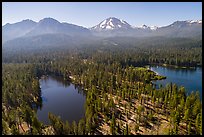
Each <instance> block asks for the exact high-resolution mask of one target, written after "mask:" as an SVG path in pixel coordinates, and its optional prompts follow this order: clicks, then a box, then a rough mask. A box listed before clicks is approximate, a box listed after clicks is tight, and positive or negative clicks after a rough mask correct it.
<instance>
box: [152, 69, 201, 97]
mask: <svg viewBox="0 0 204 137" xmlns="http://www.w3.org/2000/svg"><path fill="white" fill-rule="evenodd" d="M150 69H151V70H152V71H155V72H157V73H158V74H159V75H162V76H166V77H167V78H166V79H164V80H157V81H154V82H153V83H155V84H157V87H158V85H159V84H161V85H162V86H165V85H166V84H167V83H170V82H172V83H176V84H177V85H178V86H184V87H185V89H186V91H187V92H188V93H190V92H192V91H199V92H200V97H201V99H202V68H196V69H177V68H170V67H162V66H150Z"/></svg>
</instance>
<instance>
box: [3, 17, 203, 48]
mask: <svg viewBox="0 0 204 137" xmlns="http://www.w3.org/2000/svg"><path fill="white" fill-rule="evenodd" d="M107 37H108V38H109V37H131V38H141V37H167V38H200V39H202V20H196V21H194V20H187V21H176V22H174V23H172V24H170V25H168V26H163V27H157V26H147V25H142V26H138V27H137V26H132V25H130V24H129V23H127V22H126V21H124V20H122V19H118V18H115V17H109V18H107V19H105V20H103V21H101V22H100V23H99V24H98V25H95V26H93V27H91V28H85V27H82V26H78V25H74V24H70V23H66V22H62V23H61V22H59V21H57V20H55V19H53V18H44V19H42V20H40V21H39V22H35V21H32V20H29V19H27V20H23V21H21V22H17V23H14V24H9V23H7V24H6V25H4V26H2V39H3V45H13V44H15V43H18V44H19V45H20V44H22V43H24V42H25V43H27V45H29V44H30V43H32V44H30V45H35V44H42V43H44V44H46V42H47V44H48V43H50V44H52V43H55V44H59V43H62V42H66V43H67V42H70V43H71V41H72V42H73V41H75V42H83V41H84V40H85V39H88V40H90V39H92V40H93V39H103V38H107ZM49 41H52V42H49ZM58 41H59V42H58ZM86 41H87V40H86ZM35 42H37V43H35ZM33 43H35V44H33ZM64 44H65V43H64Z"/></svg>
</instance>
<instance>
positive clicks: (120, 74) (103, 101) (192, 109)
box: [2, 42, 202, 135]
mask: <svg viewBox="0 0 204 137" xmlns="http://www.w3.org/2000/svg"><path fill="white" fill-rule="evenodd" d="M172 43H173V42H172ZM172 43H171V44H169V45H166V43H165V46H164V45H162V44H160V45H158V46H144V47H140V46H128V44H127V45H122V46H114V45H100V44H96V45H91V44H90V45H89V46H82V47H80V46H79V47H69V48H67V47H66V46H65V47H61V48H56V47H57V45H56V47H54V48H53V47H52V48H47V47H46V48H43V47H41V48H39V47H37V48H36V49H32V50H30V49H25V50H23V49H18V48H16V49H15V48H10V49H9V48H7V49H4V47H3V52H2V53H3V56H2V57H3V58H2V65H3V66H2V69H3V70H2V74H3V76H2V134H3V135H7V134H15V135H20V134H25V135H36V134H37V135H52V134H54V135H96V134H103V135H106V134H109V135H139V134H153V135H157V134H166V135H178V134H179V135H202V102H201V99H200V96H201V95H199V92H195V91H194V92H191V94H189V95H187V93H186V90H185V87H182V86H181V87H179V86H178V85H176V84H175V83H169V84H167V85H166V86H163V87H162V86H160V87H159V88H156V87H155V85H154V84H153V83H152V80H161V79H165V78H166V77H165V76H160V75H157V74H156V73H155V72H153V71H151V70H149V69H148V67H145V66H146V65H152V64H158V65H165V66H173V67H177V68H180V67H181V68H182V67H183V68H192V69H193V68H196V67H198V66H201V67H202V43H201V42H195V43H186V45H185V46H184V45H182V44H181V45H179V44H178V43H174V44H172ZM155 45H156V43H155ZM124 46H126V47H125V48H124ZM18 50H19V51H18ZM184 57H185V58H184ZM46 75H56V76H60V77H62V78H63V79H64V80H65V81H69V82H71V83H74V84H75V85H78V86H80V87H81V88H82V89H83V92H84V93H85V94H86V103H85V117H84V118H82V119H81V120H79V122H76V121H73V122H72V123H69V122H68V121H66V122H65V121H62V120H61V119H60V117H58V116H56V115H54V114H52V113H49V114H48V117H49V121H50V124H49V125H45V124H43V123H42V122H40V121H39V120H38V118H37V115H36V112H37V109H38V108H39V107H42V102H43V101H42V98H41V88H40V83H39V79H40V78H41V77H42V76H46Z"/></svg>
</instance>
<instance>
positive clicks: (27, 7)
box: [2, 2, 202, 27]
mask: <svg viewBox="0 0 204 137" xmlns="http://www.w3.org/2000/svg"><path fill="white" fill-rule="evenodd" d="M45 17H51V18H55V19H57V20H58V21H59V22H67V23H72V24H76V25H80V26H84V27H92V26H94V25H97V24H98V23H100V22H101V21H102V20H104V19H106V18H108V17H116V18H119V19H123V20H125V21H127V22H128V23H129V24H130V25H133V26H141V25H142V24H146V25H148V26H153V25H155V26H165V25H169V24H171V23H173V22H174V21H177V20H199V19H202V2H3V3H2V25H5V24H6V23H15V22H19V21H22V20H24V19H31V20H33V21H37V22H38V21H39V20H41V19H43V18H45Z"/></svg>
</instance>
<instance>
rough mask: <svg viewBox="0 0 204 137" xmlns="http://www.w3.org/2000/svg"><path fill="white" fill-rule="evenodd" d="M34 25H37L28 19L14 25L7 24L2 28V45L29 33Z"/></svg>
mask: <svg viewBox="0 0 204 137" xmlns="http://www.w3.org/2000/svg"><path fill="white" fill-rule="evenodd" d="M36 24H37V23H36V22H34V21H32V20H29V19H27V20H23V21H21V22H17V23H14V24H9V23H7V24H6V25H4V26H3V27H2V40H3V43H4V42H6V41H8V40H11V39H14V38H18V37H21V36H23V35H25V34H26V33H28V32H29V31H31V30H32V28H33V27H34V26H35V25H36Z"/></svg>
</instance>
